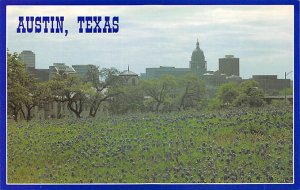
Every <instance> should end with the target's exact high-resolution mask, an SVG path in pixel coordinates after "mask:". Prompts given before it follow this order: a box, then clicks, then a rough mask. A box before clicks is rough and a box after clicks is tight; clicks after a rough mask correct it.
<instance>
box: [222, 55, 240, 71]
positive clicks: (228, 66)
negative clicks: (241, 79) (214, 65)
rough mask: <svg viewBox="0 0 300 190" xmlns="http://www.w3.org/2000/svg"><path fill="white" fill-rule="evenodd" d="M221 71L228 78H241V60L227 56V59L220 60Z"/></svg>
mask: <svg viewBox="0 0 300 190" xmlns="http://www.w3.org/2000/svg"><path fill="white" fill-rule="evenodd" d="M219 71H220V73H223V74H225V75H227V76H231V75H235V76H240V59H239V58H235V57H234V56H233V55H225V58H219Z"/></svg>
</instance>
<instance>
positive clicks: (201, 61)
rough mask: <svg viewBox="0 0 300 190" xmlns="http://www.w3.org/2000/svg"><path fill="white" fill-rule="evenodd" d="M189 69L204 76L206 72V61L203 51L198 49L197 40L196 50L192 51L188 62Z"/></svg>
mask: <svg viewBox="0 0 300 190" xmlns="http://www.w3.org/2000/svg"><path fill="white" fill-rule="evenodd" d="M190 68H191V69H192V70H193V71H196V72H199V73H202V74H204V73H205V72H206V70H207V69H206V61H205V56H204V53H203V51H202V50H201V49H200V47H199V41H198V39H197V43H196V49H195V50H194V51H193V53H192V56H191V61H190Z"/></svg>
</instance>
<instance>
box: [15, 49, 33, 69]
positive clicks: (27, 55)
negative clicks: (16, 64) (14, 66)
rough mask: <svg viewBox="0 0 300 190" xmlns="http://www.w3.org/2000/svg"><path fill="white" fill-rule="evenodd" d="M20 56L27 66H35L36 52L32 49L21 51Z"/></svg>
mask: <svg viewBox="0 0 300 190" xmlns="http://www.w3.org/2000/svg"><path fill="white" fill-rule="evenodd" d="M19 58H20V60H21V62H22V63H24V64H25V66H26V68H35V54H34V53H33V52H32V51H30V50H24V51H22V52H21V53H20V55H19Z"/></svg>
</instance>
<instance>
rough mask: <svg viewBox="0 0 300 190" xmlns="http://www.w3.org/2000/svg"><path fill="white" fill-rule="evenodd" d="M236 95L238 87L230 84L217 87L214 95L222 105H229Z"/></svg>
mask: <svg viewBox="0 0 300 190" xmlns="http://www.w3.org/2000/svg"><path fill="white" fill-rule="evenodd" d="M238 95H239V91H238V85H237V84H236V83H232V82H229V83H224V84H222V85H221V86H219V88H218V90H217V93H216V97H217V98H218V99H220V100H221V102H222V104H223V105H231V104H232V103H233V101H234V100H235V99H236V97H237V96H238Z"/></svg>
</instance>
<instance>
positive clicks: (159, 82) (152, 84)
mask: <svg viewBox="0 0 300 190" xmlns="http://www.w3.org/2000/svg"><path fill="white" fill-rule="evenodd" d="M141 83H142V84H141V85H142V89H143V90H144V92H145V95H146V96H150V97H151V98H152V99H153V102H154V103H155V104H156V105H155V111H156V112H158V111H159V108H160V106H161V105H162V104H163V103H164V102H165V101H166V100H167V99H168V97H169V96H171V93H172V92H173V93H174V89H175V85H176V81H175V77H174V76H170V75H164V76H162V77H161V78H160V79H152V80H147V81H142V82H141Z"/></svg>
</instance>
